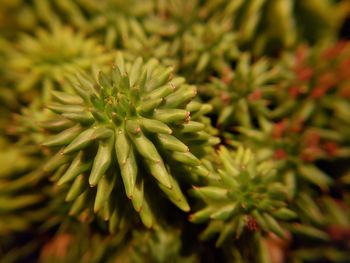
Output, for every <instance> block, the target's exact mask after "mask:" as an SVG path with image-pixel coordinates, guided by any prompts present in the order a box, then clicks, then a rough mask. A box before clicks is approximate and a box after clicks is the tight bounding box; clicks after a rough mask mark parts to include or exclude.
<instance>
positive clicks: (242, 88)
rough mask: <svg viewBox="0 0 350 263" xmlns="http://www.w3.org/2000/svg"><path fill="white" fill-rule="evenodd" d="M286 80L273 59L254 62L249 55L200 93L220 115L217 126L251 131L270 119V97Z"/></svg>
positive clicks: (241, 58)
mask: <svg viewBox="0 0 350 263" xmlns="http://www.w3.org/2000/svg"><path fill="white" fill-rule="evenodd" d="M284 79H286V78H285V77H284V76H283V71H282V70H281V67H279V66H278V65H275V63H274V62H272V61H271V60H268V59H267V58H260V59H258V60H256V61H254V60H253V59H252V58H251V55H250V54H249V53H242V54H241V55H240V56H239V58H238V61H237V64H236V66H235V68H234V69H231V68H230V67H228V68H226V69H225V71H224V72H223V74H222V75H221V77H220V78H214V77H213V78H211V81H210V83H208V84H205V85H202V86H200V89H199V91H200V94H201V95H202V97H203V98H204V99H206V100H208V101H209V103H210V104H211V105H213V107H214V110H215V111H216V112H217V114H218V119H217V126H219V127H221V128H222V129H229V128H233V127H235V126H243V127H249V128H251V127H254V126H255V124H254V123H255V122H256V121H257V120H259V119H260V118H267V117H268V116H269V111H270V110H269V108H268V106H269V104H270V103H271V96H272V95H271V94H274V93H275V90H276V88H278V83H279V82H280V81H283V80H284ZM242 113H244V114H242Z"/></svg>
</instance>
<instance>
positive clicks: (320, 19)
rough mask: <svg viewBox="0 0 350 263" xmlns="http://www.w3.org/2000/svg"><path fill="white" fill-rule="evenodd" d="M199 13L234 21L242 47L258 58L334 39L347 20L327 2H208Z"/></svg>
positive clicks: (204, 15)
mask: <svg viewBox="0 0 350 263" xmlns="http://www.w3.org/2000/svg"><path fill="white" fill-rule="evenodd" d="M200 12H201V14H202V16H203V17H207V18H210V17H221V18H222V17H229V18H233V19H232V20H233V21H232V22H233V23H232V24H233V30H234V31H235V32H237V34H238V36H239V37H238V38H237V39H238V43H239V46H240V47H243V48H247V47H249V48H250V50H252V52H253V53H254V54H258V55H261V54H263V53H266V52H269V53H276V51H278V50H280V49H281V48H285V49H289V48H291V47H295V45H296V44H297V43H300V41H305V40H307V41H309V42H311V43H315V42H317V41H320V42H322V41H327V40H330V39H334V38H335V32H336V30H337V28H338V27H339V25H340V24H341V23H342V20H343V19H344V18H345V17H344V15H343V14H341V13H340V12H339V9H338V8H337V5H336V4H335V3H334V2H333V1H328V0H305V1H297V2H295V1H293V0H275V1H266V0H262V1H260V0H248V1H236V0H230V1H221V0H219V1H218V0H209V1H205V3H204V5H203V7H202V8H201V11H200ZM311 21H312V22H311Z"/></svg>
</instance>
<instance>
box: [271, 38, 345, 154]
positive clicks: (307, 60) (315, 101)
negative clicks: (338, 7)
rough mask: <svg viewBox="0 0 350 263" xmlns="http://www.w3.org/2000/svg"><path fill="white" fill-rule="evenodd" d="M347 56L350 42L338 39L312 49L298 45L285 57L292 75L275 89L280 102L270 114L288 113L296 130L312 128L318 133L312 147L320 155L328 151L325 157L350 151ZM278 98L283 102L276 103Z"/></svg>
mask: <svg viewBox="0 0 350 263" xmlns="http://www.w3.org/2000/svg"><path fill="white" fill-rule="evenodd" d="M349 57H350V45H349V43H347V42H338V43H336V44H333V45H326V47H324V46H321V47H318V48H314V49H313V50H312V51H311V50H310V49H309V48H307V47H306V46H301V47H300V48H299V49H298V51H297V53H296V55H293V56H291V55H289V56H286V58H285V60H284V61H285V64H286V67H287V69H286V70H287V71H289V72H290V73H289V74H290V75H291V76H290V80H288V82H287V83H285V86H284V87H281V89H279V90H278V91H277V92H276V93H275V95H276V100H278V103H276V104H277V105H279V106H278V107H276V108H274V109H273V111H272V112H271V117H272V118H273V119H275V120H281V119H283V118H287V116H288V118H290V121H291V122H292V123H293V124H294V126H295V129H298V130H299V131H300V130H303V129H306V128H308V127H309V128H312V129H313V131H314V134H315V136H318V137H319V142H318V144H317V145H315V148H317V149H316V150H318V153H319V154H318V155H321V156H327V154H322V152H325V153H327V152H329V153H330V154H329V155H328V157H332V155H333V156H343V157H346V156H349V154H350V151H349V147H348V143H349V140H348V137H349V136H348V135H349V128H348V127H349V117H350V116H349V111H350V103H349V96H350V95H349V94H350V93H349V90H350V89H349V77H348V75H349V74H348V72H349V69H348V65H349V62H350V59H349ZM283 91H284V92H283ZM281 100H283V101H284V104H283V105H280V104H279V101H281ZM330 116H332V118H330ZM339 145H342V147H339ZM315 158H317V153H316V156H315Z"/></svg>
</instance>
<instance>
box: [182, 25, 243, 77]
mask: <svg viewBox="0 0 350 263" xmlns="http://www.w3.org/2000/svg"><path fill="white" fill-rule="evenodd" d="M231 29H232V28H231V25H230V20H209V21H207V22H206V23H200V22H198V23H194V24H193V25H192V26H191V27H190V28H189V29H188V30H186V31H185V32H184V34H183V44H182V50H181V52H182V54H183V56H182V58H181V61H180V69H181V72H185V73H186V72H191V71H189V69H193V68H194V72H193V73H194V74H192V73H191V74H190V75H189V78H191V79H194V80H195V81H196V82H198V79H202V80H203V79H204V78H205V76H207V75H208V71H209V72H216V73H217V72H219V73H222V71H223V70H224V69H225V68H227V67H229V64H230V62H232V61H233V59H234V58H236V57H237V56H238V55H239V50H238V49H237V47H236V45H235V44H236V36H235V34H234V33H233V32H232V31H231ZM205 71H207V73H206V74H204V72H205Z"/></svg>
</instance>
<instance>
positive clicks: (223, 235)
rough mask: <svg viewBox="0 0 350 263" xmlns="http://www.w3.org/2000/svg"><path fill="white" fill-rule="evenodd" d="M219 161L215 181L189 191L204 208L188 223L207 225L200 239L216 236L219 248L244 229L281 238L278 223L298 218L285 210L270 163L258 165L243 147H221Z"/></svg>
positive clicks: (284, 197)
mask: <svg viewBox="0 0 350 263" xmlns="http://www.w3.org/2000/svg"><path fill="white" fill-rule="evenodd" d="M218 158H219V160H220V166H219V168H218V169H217V170H216V173H217V179H216V180H210V181H209V183H208V184H207V185H206V186H200V187H194V189H193V190H192V193H193V195H194V196H195V197H197V198H198V199H199V200H202V201H203V202H204V204H205V205H204V207H203V208H202V209H200V210H199V211H197V212H195V213H194V214H192V215H191V216H190V221H191V222H194V223H204V222H209V224H208V226H207V228H206V229H205V230H204V232H203V233H202V234H201V238H202V239H208V238H211V237H213V236H215V235H217V234H219V237H218V239H217V241H216V245H217V246H221V245H222V244H224V242H225V241H227V240H228V239H229V238H230V237H235V238H236V239H238V238H239V237H240V236H241V235H242V233H243V231H244V230H245V229H249V230H251V231H257V230H258V229H261V230H262V231H264V232H270V231H271V232H273V233H275V234H276V235H278V236H280V237H284V235H285V234H284V230H283V227H282V226H281V223H282V222H283V221H285V220H289V219H294V218H296V216H297V215H296V213H295V212H293V211H292V210H290V209H289V208H288V203H287V201H288V200H287V198H288V196H287V192H286V190H285V187H284V185H283V183H282V182H281V181H280V180H279V178H278V173H277V170H276V169H275V167H274V165H273V163H272V162H269V161H263V162H257V160H256V158H255V157H254V154H253V152H252V151H251V150H250V149H244V148H238V150H237V151H236V152H234V153H231V152H229V151H228V150H227V149H226V148H225V147H221V148H220V150H219V152H218ZM213 169H214V168H213Z"/></svg>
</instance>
